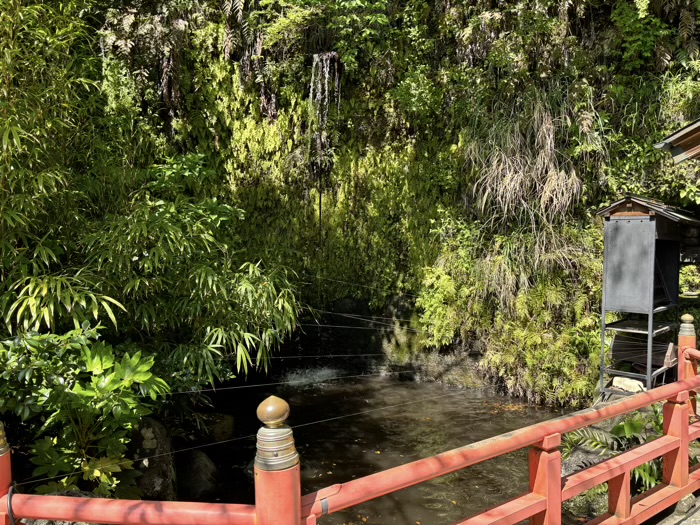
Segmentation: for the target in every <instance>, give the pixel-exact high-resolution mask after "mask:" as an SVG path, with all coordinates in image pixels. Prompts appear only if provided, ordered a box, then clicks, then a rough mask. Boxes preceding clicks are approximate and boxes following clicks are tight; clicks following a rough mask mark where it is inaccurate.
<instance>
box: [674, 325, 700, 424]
mask: <svg viewBox="0 0 700 525" xmlns="http://www.w3.org/2000/svg"><path fill="white" fill-rule="evenodd" d="M693 321H694V319H693V316H692V315H690V314H683V315H682V316H681V326H680V329H679V330H678V379H679V380H683V379H690V378H691V377H694V376H696V375H698V362H697V361H696V360H695V359H686V354H685V351H686V350H687V349H689V348H692V349H695V348H697V338H696V335H695V326H693ZM690 404H691V410H692V413H693V414H696V413H697V406H696V401H695V393H694V392H691V394H690Z"/></svg>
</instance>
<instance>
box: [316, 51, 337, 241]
mask: <svg viewBox="0 0 700 525" xmlns="http://www.w3.org/2000/svg"><path fill="white" fill-rule="evenodd" d="M333 102H335V106H336V108H338V109H340V58H339V57H338V53H336V52H335V51H329V52H325V53H316V54H314V57H313V64H312V66H311V86H310V88H309V109H310V111H311V130H312V131H311V143H310V148H309V149H310V151H309V174H310V175H311V179H312V180H313V181H315V182H316V183H317V184H318V236H319V247H322V246H323V189H324V186H328V184H329V183H330V174H331V170H332V169H333V155H332V152H331V141H330V138H329V136H328V108H329V107H330V106H331V104H332V103H333ZM319 253H320V252H319Z"/></svg>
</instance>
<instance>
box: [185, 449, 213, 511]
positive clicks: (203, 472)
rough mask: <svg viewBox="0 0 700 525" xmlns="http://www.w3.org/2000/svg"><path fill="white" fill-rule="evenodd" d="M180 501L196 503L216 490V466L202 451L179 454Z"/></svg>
mask: <svg viewBox="0 0 700 525" xmlns="http://www.w3.org/2000/svg"><path fill="white" fill-rule="evenodd" d="M177 467H178V468H177V479H178V487H177V488H178V499H180V500H181V501H196V500H200V499H203V498H206V496H207V495H209V494H211V493H212V492H214V490H215V489H216V465H214V462H213V461H212V460H211V459H210V458H209V456H207V455H206V454H205V453H204V452H202V451H201V450H192V451H189V452H184V453H182V454H178V458H177Z"/></svg>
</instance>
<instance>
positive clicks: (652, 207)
mask: <svg viewBox="0 0 700 525" xmlns="http://www.w3.org/2000/svg"><path fill="white" fill-rule="evenodd" d="M699 136H700V135H699ZM640 211H641V212H645V213H648V212H654V213H655V214H657V215H660V216H661V217H665V218H667V219H669V220H671V221H673V222H677V223H679V224H689V225H693V226H700V221H699V220H698V219H696V218H694V217H691V216H690V215H686V214H684V213H682V212H681V211H680V210H678V209H677V208H674V207H673V206H669V205H667V204H664V203H663V202H661V201H657V200H653V199H645V198H642V197H637V196H636V195H627V196H626V197H625V198H623V199H620V200H619V201H616V202H613V203H612V204H611V205H610V206H606V207H605V208H602V209H600V210H598V215H600V216H601V217H606V216H610V215H612V214H614V213H627V212H640Z"/></svg>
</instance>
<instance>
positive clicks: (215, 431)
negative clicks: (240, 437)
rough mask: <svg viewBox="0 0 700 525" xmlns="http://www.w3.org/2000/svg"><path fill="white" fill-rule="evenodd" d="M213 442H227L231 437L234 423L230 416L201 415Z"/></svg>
mask: <svg viewBox="0 0 700 525" xmlns="http://www.w3.org/2000/svg"><path fill="white" fill-rule="evenodd" d="M202 418H203V419H204V421H205V423H206V425H207V429H208V430H209V435H210V436H211V440H212V441H213V442H219V441H227V440H229V439H231V438H232V437H233V435H234V434H233V430H234V421H233V416H232V415H231V414H204V415H202Z"/></svg>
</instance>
